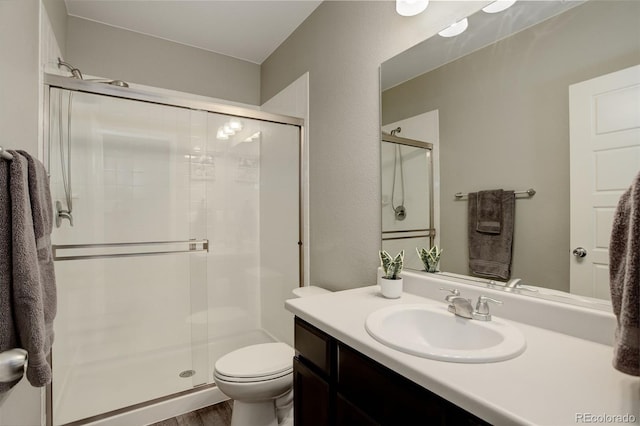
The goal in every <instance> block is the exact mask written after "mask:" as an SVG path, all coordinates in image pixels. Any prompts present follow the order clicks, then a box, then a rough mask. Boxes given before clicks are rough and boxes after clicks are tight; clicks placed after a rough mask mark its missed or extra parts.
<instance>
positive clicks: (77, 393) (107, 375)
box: [52, 329, 274, 426]
mask: <svg viewBox="0 0 640 426" xmlns="http://www.w3.org/2000/svg"><path fill="white" fill-rule="evenodd" d="M273 341H274V339H273V338H272V337H271V336H270V335H269V334H268V333H266V332H265V331H264V330H261V329H255V330H250V331H245V332H243V333H239V334H234V335H233V336H228V337H225V338H220V339H217V340H215V341H210V342H208V343H207V345H208V354H209V360H208V363H207V369H208V371H207V372H206V373H205V372H196V374H197V375H199V376H194V377H198V380H193V378H192V377H187V378H182V377H180V373H181V372H183V371H185V370H188V369H190V368H191V365H192V350H191V348H184V349H176V350H170V351H163V352H161V353H150V354H145V355H139V356H136V357H127V356H126V355H123V356H122V357H120V358H118V359H115V360H111V361H109V362H108V363H106V362H101V363H100V364H84V365H82V364H80V365H76V366H74V369H73V371H72V373H71V374H69V375H68V376H67V377H66V380H64V379H63V380H58V379H57V378H56V377H54V394H53V398H54V403H53V413H52V414H53V425H54V426H60V425H67V424H73V425H79V424H91V425H101V426H118V425H123V426H130V425H132V424H148V423H153V422H155V421H160V420H163V419H166V418H169V417H174V416H177V415H180V414H183V413H186V412H189V411H193V410H196V409H199V408H202V407H206V406H208V405H211V404H215V403H218V402H221V401H224V400H226V399H227V397H226V396H224V395H223V394H222V393H221V392H220V391H219V390H218V389H217V388H216V387H215V386H207V385H210V384H212V383H213V365H214V363H215V361H216V360H217V359H218V358H219V357H220V356H222V355H224V354H225V353H228V352H231V351H233V350H235V349H238V348H241V347H243V346H247V345H252V344H258V343H268V342H273ZM193 352H196V351H193ZM203 374H204V376H203ZM197 387H202V388H203V389H202V390H201V391H197V392H192V393H189V394H186V395H180V396H177V397H176V398H170V399H168V398H166V396H167V395H173V394H180V393H184V392H185V391H188V390H193V389H194V388H197ZM159 398H161V399H162V401H160V402H158V403H151V404H150V405H148V406H147V404H144V405H145V406H144V407H140V408H136V407H137V405H142V404H141V403H145V402H147V401H153V400H157V399H159ZM132 406H133V408H134V409H133V410H127V411H126V412H124V413H122V412H121V411H123V410H122V409H126V408H127V407H132ZM105 413H106V416H105ZM111 414H114V415H111ZM132 416H133V417H132ZM102 417H104V418H102ZM142 418H144V421H141V420H138V419H142Z"/></svg>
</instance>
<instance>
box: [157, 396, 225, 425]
mask: <svg viewBox="0 0 640 426" xmlns="http://www.w3.org/2000/svg"><path fill="white" fill-rule="evenodd" d="M232 407H233V401H231V400H229V401H224V402H221V403H219V404H216V405H211V406H209V407H205V408H201V409H199V410H196V411H192V412H191V413H187V414H183V415H181V416H178V417H173V418H171V419H167V420H163V421H161V422H158V423H154V424H152V425H149V426H229V425H230V424H231V408H232Z"/></svg>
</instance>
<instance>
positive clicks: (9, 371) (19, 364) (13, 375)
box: [0, 348, 27, 383]
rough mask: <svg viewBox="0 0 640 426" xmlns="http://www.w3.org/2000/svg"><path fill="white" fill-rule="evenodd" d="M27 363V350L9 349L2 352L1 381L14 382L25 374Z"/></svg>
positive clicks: (0, 362) (0, 364)
mask: <svg viewBox="0 0 640 426" xmlns="http://www.w3.org/2000/svg"><path fill="white" fill-rule="evenodd" d="M26 363H27V351H25V350H24V349H18V348H16V349H9V350H8V351H4V352H0V383H6V382H13V381H14V380H18V379H20V378H21V377H22V375H23V374H24V366H25V364H26Z"/></svg>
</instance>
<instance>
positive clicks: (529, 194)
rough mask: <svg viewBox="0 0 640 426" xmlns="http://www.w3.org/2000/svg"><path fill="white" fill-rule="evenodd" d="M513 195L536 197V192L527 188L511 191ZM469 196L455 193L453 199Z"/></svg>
mask: <svg viewBox="0 0 640 426" xmlns="http://www.w3.org/2000/svg"><path fill="white" fill-rule="evenodd" d="M513 193H514V194H516V195H520V194H527V195H528V196H529V197H533V196H534V195H536V190H535V189H533V188H529V189H527V190H526V191H513ZM468 195H469V194H463V193H462V192H456V193H455V197H456V198H462V197H466V196H468Z"/></svg>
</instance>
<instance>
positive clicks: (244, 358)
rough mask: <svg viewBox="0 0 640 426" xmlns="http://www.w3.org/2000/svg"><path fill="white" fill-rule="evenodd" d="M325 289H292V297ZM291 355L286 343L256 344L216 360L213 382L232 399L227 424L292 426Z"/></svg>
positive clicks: (305, 295) (291, 349) (311, 294)
mask: <svg viewBox="0 0 640 426" xmlns="http://www.w3.org/2000/svg"><path fill="white" fill-rule="evenodd" d="M307 289H308V290H307ZM328 292H329V291H328V290H325V289H322V288H320V287H314V286H310V287H301V288H297V289H295V290H294V291H293V293H294V294H295V295H296V297H307V296H313V295H318V294H323V293H328ZM294 355H295V350H294V349H293V348H292V347H291V346H289V345H287V344H286V343H282V342H275V343H260V344H257V345H251V346H246V347H244V348H240V349H237V350H235V351H233V352H229V353H228V354H226V355H224V356H222V357H221V358H219V359H218V361H216V363H215V366H214V373H213V379H214V382H215V383H216V386H218V388H219V389H220V391H222V393H224V394H225V395H227V396H228V397H229V398H231V399H232V400H233V413H232V415H231V426H289V425H293V416H292V410H293V357H294Z"/></svg>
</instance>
